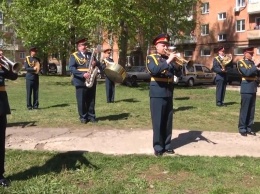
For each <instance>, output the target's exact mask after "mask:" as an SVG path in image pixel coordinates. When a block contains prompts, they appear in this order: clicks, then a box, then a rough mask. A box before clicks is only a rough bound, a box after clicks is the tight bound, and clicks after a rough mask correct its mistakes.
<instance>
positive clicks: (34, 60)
mask: <svg viewBox="0 0 260 194" xmlns="http://www.w3.org/2000/svg"><path fill="white" fill-rule="evenodd" d="M36 55H37V48H36V47H31V48H30V55H29V56H26V59H25V63H24V67H25V70H26V71H27V72H26V75H25V79H26V99H27V100H26V103H27V109H28V110H32V109H38V107H39V74H38V73H39V68H40V59H39V58H38V57H36ZM32 97H33V99H32Z"/></svg>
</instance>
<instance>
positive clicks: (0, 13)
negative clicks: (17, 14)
mask: <svg viewBox="0 0 260 194" xmlns="http://www.w3.org/2000/svg"><path fill="white" fill-rule="evenodd" d="M0 24H3V12H1V11H0Z"/></svg>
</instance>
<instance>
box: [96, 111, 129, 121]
mask: <svg viewBox="0 0 260 194" xmlns="http://www.w3.org/2000/svg"><path fill="white" fill-rule="evenodd" d="M129 115H130V114H129V113H121V114H118V115H108V116H105V117H98V120H109V121H112V120H126V119H127V118H128V117H129Z"/></svg>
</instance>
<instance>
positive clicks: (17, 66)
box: [0, 56, 23, 73]
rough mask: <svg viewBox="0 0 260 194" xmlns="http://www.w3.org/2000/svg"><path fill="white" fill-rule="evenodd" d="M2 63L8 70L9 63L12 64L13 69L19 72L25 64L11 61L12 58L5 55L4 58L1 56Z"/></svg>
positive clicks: (0, 61)
mask: <svg viewBox="0 0 260 194" xmlns="http://www.w3.org/2000/svg"><path fill="white" fill-rule="evenodd" d="M0 63H1V65H2V66H3V67H4V68H5V69H6V70H8V71H10V67H9V65H11V66H12V71H13V72H14V73H18V72H19V71H21V69H22V68H23V65H22V64H21V63H18V62H17V63H15V62H13V61H11V60H10V59H8V58H7V57H5V56H2V58H0Z"/></svg>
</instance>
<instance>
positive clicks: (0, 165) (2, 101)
mask: <svg viewBox="0 0 260 194" xmlns="http://www.w3.org/2000/svg"><path fill="white" fill-rule="evenodd" d="M2 57H3V51H2V50H0V186H3V187H6V186H9V181H8V180H7V179H6V178H5V177H4V172H5V168H4V164H5V132H6V126H7V115H8V114H11V111H10V107H9V102H8V96H7V93H6V90H5V79H10V80H16V79H17V77H18V75H17V74H16V73H13V71H12V66H11V65H7V66H9V70H8V69H6V68H5V67H4V65H3V62H2V60H1V59H2Z"/></svg>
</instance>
